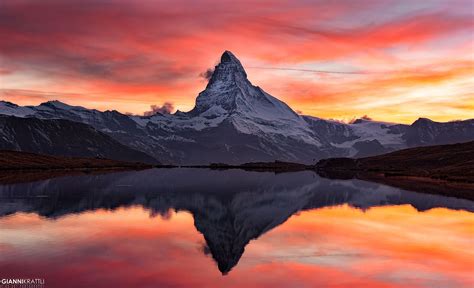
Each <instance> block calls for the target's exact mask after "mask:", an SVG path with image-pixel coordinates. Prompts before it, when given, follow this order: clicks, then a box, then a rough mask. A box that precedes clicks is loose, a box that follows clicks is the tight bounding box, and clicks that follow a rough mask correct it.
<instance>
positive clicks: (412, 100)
mask: <svg viewBox="0 0 474 288" xmlns="http://www.w3.org/2000/svg"><path fill="white" fill-rule="evenodd" d="M0 36H1V38H2V41H1V42H0V100H6V101H11V102H14V103H16V104H19V105H38V104H39V103H42V102H45V101H48V100H60V101H62V102H65V103H68V104H71V105H80V106H84V107H87V108H96V109H99V110H113V109H115V110H118V111H120V112H122V113H126V112H128V113H134V114H141V115H142V114H143V113H144V112H145V111H148V110H150V106H151V105H158V106H161V105H163V104H164V103H171V104H172V107H173V111H176V110H178V109H179V110H181V111H188V110H190V109H192V108H193V106H194V103H195V99H196V96H197V95H198V93H199V92H200V91H202V90H204V88H205V86H206V83H207V80H206V79H205V77H204V74H205V72H206V71H207V70H208V69H212V68H213V67H214V66H215V65H216V64H217V63H218V61H219V57H220V55H221V54H222V53H223V52H224V51H225V50H230V51H232V52H233V53H234V54H235V55H236V56H237V57H238V58H239V59H240V61H241V62H242V64H243V66H244V68H245V69H246V72H247V74H248V79H249V80H250V81H251V82H252V83H253V84H254V85H257V86H260V87H261V88H262V89H264V90H265V91H266V92H268V93H269V94H271V95H273V96H275V97H277V98H278V99H280V100H282V101H284V102H286V103H287V104H288V105H289V106H290V107H292V108H293V110H295V111H298V112H299V113H302V114H305V115H312V116H317V117H321V118H331V119H339V120H346V121H348V120H350V119H352V118H354V117H361V116H363V115H368V116H369V117H371V118H373V119H376V120H382V121H389V122H399V123H412V122H413V121H415V120H416V119H417V118H419V117H427V118H430V119H432V120H435V121H450V120H457V119H469V118H473V117H474V113H473V112H474V1H469V0H454V1H436V0H431V1H408V0H404V1H393V0H381V1H372V0H357V1H303V0H301V1H283V0H282V1H279V0H267V1H258V2H255V1H232V2H230V1H211V0H204V1H186V0H178V1H152V0H150V1H140V2H135V1H120V0H117V1H100V0H87V1H79V0H71V1H59V0H46V1H33V0H0ZM318 71H319V72H318Z"/></svg>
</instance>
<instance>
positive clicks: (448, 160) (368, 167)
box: [316, 141, 474, 199]
mask: <svg viewBox="0 0 474 288" xmlns="http://www.w3.org/2000/svg"><path fill="white" fill-rule="evenodd" d="M316 169H317V171H318V174H320V175H321V176H325V177H329V178H359V179H364V180H370V181H375V182H380V183H384V184H388V185H392V186H397V187H400V188H403V189H409V190H416V191H420V192H427V193H434V194H442V195H448V196H454V197H461V198H466V199H474V141H471V142H466V143H459V144H450V145H438V146H427V147H417V148H410V149H405V150H400V151H396V152H392V153H388V154H384V155H379V156H373V157H366V158H360V159H351V158H331V159H324V160H320V161H319V162H318V163H317V164H316Z"/></svg>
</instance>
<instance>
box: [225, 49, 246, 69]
mask: <svg viewBox="0 0 474 288" xmlns="http://www.w3.org/2000/svg"><path fill="white" fill-rule="evenodd" d="M220 63H236V64H239V65H241V66H242V64H240V61H239V59H237V57H235V55H234V54H233V53H232V52H230V51H229V50H225V51H224V53H222V56H221V62H220Z"/></svg>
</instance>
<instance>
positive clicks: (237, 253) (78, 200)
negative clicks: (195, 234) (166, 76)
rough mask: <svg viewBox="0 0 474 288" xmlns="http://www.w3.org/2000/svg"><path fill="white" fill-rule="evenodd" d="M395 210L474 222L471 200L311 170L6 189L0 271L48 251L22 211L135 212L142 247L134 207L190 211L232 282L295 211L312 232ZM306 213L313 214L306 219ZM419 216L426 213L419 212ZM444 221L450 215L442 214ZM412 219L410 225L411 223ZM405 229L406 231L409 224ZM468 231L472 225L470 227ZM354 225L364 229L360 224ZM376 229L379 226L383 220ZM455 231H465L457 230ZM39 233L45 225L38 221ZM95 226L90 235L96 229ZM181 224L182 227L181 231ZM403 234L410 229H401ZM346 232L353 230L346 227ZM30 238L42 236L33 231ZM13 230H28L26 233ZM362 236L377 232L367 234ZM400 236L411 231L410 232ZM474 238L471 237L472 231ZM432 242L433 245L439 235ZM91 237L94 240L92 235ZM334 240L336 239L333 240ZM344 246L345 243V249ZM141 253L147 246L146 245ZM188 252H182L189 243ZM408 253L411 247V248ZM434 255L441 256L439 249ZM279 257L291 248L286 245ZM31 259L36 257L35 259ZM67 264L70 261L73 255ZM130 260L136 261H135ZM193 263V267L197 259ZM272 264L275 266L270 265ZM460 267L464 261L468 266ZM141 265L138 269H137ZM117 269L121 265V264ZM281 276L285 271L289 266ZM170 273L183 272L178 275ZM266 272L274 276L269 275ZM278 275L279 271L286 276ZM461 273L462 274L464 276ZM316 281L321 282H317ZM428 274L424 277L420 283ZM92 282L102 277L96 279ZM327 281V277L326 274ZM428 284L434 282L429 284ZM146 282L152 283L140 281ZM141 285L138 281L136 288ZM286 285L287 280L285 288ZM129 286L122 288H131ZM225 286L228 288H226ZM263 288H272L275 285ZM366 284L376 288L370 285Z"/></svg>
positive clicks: (65, 180) (70, 180) (135, 176)
mask: <svg viewBox="0 0 474 288" xmlns="http://www.w3.org/2000/svg"><path fill="white" fill-rule="evenodd" d="M394 205H405V206H400V207H402V208H403V209H407V207H408V206H406V205H411V206H412V207H414V208H415V209H416V210H417V211H426V210H429V209H433V208H445V209H441V210H439V209H435V210H431V211H438V212H437V213H439V214H443V213H440V212H439V211H444V212H446V211H452V212H453V213H454V212H456V211H453V210H459V213H460V214H462V215H464V216H466V215H467V219H470V220H472V214H471V213H472V212H473V211H474V202H472V201H468V200H463V199H456V198H449V197H443V196H437V195H427V194H420V193H415V192H409V191H404V190H401V189H397V188H393V187H389V186H385V185H380V184H376V183H370V182H365V181H359V180H329V179H324V178H320V177H318V176H317V175H315V174H314V173H312V172H309V171H307V172H295V173H283V174H274V173H266V172H265V173H260V172H245V171H241V170H226V171H213V170H206V169H151V170H145V171H139V172H135V171H133V172H119V173H112V174H103V175H86V176H71V177H61V178H54V179H49V180H44V181H38V182H33V183H21V184H13V185H3V186H0V217H1V218H0V223H1V224H3V225H6V226H0V234H3V235H7V237H6V238H5V239H6V240H1V239H2V237H0V251H4V252H5V255H7V256H6V257H3V256H0V271H10V272H11V273H14V274H15V276H21V273H20V272H21V271H19V270H18V271H16V270H15V269H14V267H15V266H14V265H13V264H14V263H12V260H11V259H9V257H8V255H11V256H12V257H13V256H15V257H16V258H17V259H18V257H29V256H31V255H30V254H29V253H32V251H35V249H37V248H38V247H35V246H36V245H39V246H41V245H40V244H39V242H41V241H39V242H38V243H30V242H29V241H28V240H26V238H28V237H29V236H31V235H28V231H29V230H23V229H22V228H24V227H23V226H22V225H23V224H25V223H23V222H22V220H21V219H24V217H26V218H28V217H33V216H34V215H29V214H24V213H19V212H25V213H35V214H37V215H39V216H42V217H45V218H46V219H41V218H37V220H36V221H39V222H40V223H49V224H44V225H50V223H51V221H50V220H48V219H58V220H57V221H58V222H60V221H61V219H63V218H68V217H69V216H68V215H71V214H72V215H75V214H77V215H76V217H78V218H81V217H86V215H96V216H100V215H104V213H108V212H105V211H104V210H106V211H107V210H117V208H126V207H128V208H129V209H127V210H123V209H118V210H117V212H116V213H118V215H120V216H121V217H123V221H124V223H128V224H129V225H131V226H132V227H130V239H128V240H129V241H134V240H135V239H134V237H133V235H134V233H138V232H137V231H133V229H134V228H133V225H134V224H135V223H136V225H138V226H141V225H140V224H139V223H138V222H134V221H132V220H130V219H128V217H131V218H132V219H133V217H136V215H135V216H134V214H136V213H140V212H137V207H136V206H141V207H143V209H146V210H148V211H150V212H149V213H151V215H152V216H156V215H161V216H162V217H161V218H162V219H168V218H170V217H171V216H173V217H171V218H172V220H169V221H170V222H173V221H175V220H173V219H175V218H177V219H178V220H179V219H181V218H183V217H184V218H186V216H179V215H185V214H186V213H185V214H182V212H188V213H189V214H190V215H192V218H193V221H194V223H193V224H194V226H195V228H196V229H197V230H198V231H199V232H200V233H201V234H202V236H203V237H204V239H203V242H205V243H202V244H201V245H202V246H201V247H202V248H201V251H200V253H205V254H210V255H211V256H212V258H213V259H214V260H215V262H216V263H217V266H218V269H219V270H220V272H221V273H222V274H227V273H229V272H230V271H231V270H232V269H233V268H234V267H235V266H236V265H237V264H238V263H239V260H240V259H241V257H242V255H243V253H244V250H245V247H246V246H247V245H248V244H249V242H250V241H251V240H252V239H257V238H259V237H260V236H262V235H263V234H265V233H266V232H269V231H270V230H272V229H274V228H276V227H278V226H279V225H281V224H282V223H284V222H285V221H287V220H288V219H289V218H290V217H291V216H292V215H294V214H295V213H303V214H302V215H303V216H304V217H303V216H302V217H303V218H300V220H301V219H303V220H305V221H308V223H310V224H309V225H307V226H309V227H311V223H317V218H318V216H317V214H313V211H325V213H332V212H336V211H339V210H338V209H342V210H341V211H346V212H345V213H347V215H346V216H348V215H350V214H355V215H357V217H359V218H360V217H362V216H361V215H371V214H370V213H369V212H370V211H372V210H373V211H376V209H375V210H374V207H379V206H384V207H386V208H384V209H387V208H388V209H393V208H390V207H391V206H394ZM325 207H328V208H325ZM329 207H333V208H329ZM350 207H352V208H350ZM317 208H319V210H313V209H317ZM354 208H356V209H354ZM446 208H447V209H446ZM377 209H381V208H377ZM403 209H402V210H403ZM310 210H311V211H310ZM127 211H132V212H133V213H127ZM304 211H308V212H304ZM327 211H332V212H327ZM348 211H351V212H348ZM357 211H359V212H357ZM365 211H369V212H365ZM392 211H395V210H392ZM397 211H398V210H397ZM413 211H414V210H413ZM79 213H82V214H79ZM304 213H306V214H304ZM314 213H316V212H314ZM321 213H322V212H321ZM365 213H367V214H365ZM372 213H373V212H372ZM446 213H448V212H446ZM129 214H130V215H129ZM127 215H128V216H127ZM308 215H312V216H311V217H309V216H308ZM396 215H397V214H396V213H395V216H393V215H392V216H391V217H396ZM419 215H423V214H420V213H419ZM88 217H91V216H88ZM312 217H314V218H315V219H313V218H312ZM413 217H414V218H413V219H418V216H413ZM420 217H421V216H420ZM437 217H443V216H442V215H441V216H437ZM296 218H298V217H296ZM99 219H100V217H99ZM153 219H155V220H156V219H159V218H152V220H153ZM292 219H293V218H292ZM333 219H334V218H333ZM338 219H339V220H341V219H345V218H344V217H342V218H338ZM355 219H357V218H355ZM413 219H411V220H410V221H413ZM433 219H434V220H435V221H434V222H437V221H438V220H436V219H437V218H436V217H435V218H433ZM433 219H432V220H433ZM463 219H464V218H463ZM30 220H31V219H30ZM382 220H383V221H387V222H390V221H391V219H389V217H388V216H387V219H385V220H384V219H382ZM441 220H442V219H441V218H440V219H439V221H441ZM464 220H465V219H464ZM15 221H17V222H15ZM118 221H120V220H118ZM361 221H362V220H361ZM364 221H369V220H364ZM400 221H401V223H402V224H403V221H404V220H400ZM26 222H28V221H26ZM79 222H80V221H79ZM86 222H87V221H86ZM86 222H85V223H86ZM89 222H90V221H89ZM97 222H100V220H97ZM151 222H153V221H151ZM157 222H158V220H157ZM159 222H160V225H164V224H163V223H164V222H163V220H160V221H159ZM352 222H353V219H352V218H351V219H349V218H348V219H347V223H352ZM53 223H54V221H53ZM463 223H464V222H463ZM470 223H471V224H472V221H471V222H470ZM77 224H80V223H77ZM148 224H150V223H148ZM287 224H288V223H285V225H282V226H281V228H280V227H279V228H278V229H275V230H283V229H285V227H289V226H287ZM300 224H301V223H300ZM328 224H330V223H328ZM342 224H343V222H339V223H334V229H335V230H336V229H337V227H338V225H342ZM353 224H354V225H358V224H357V223H353ZM378 224H379V225H382V224H383V222H382V223H378ZM399 224H400V223H399ZM454 224H459V223H458V222H454ZM454 224H453V225H454ZM36 225H41V224H38V223H37V224H36ZM58 225H59V224H58ZM90 225H92V226H91V227H93V226H94V223H90ZM177 225H179V223H178V224H177ZM360 225H364V223H360ZM400 226H403V225H401V224H400ZM324 227H325V228H324V229H326V230H328V229H329V228H330V227H331V225H324ZM410 227H411V226H410ZM122 228H123V227H122ZM303 228H304V227H303ZM392 228H394V230H393V231H391V233H393V235H380V237H381V238H383V237H392V238H393V239H395V240H396V239H397V237H401V236H400V235H397V231H396V229H395V228H397V227H392ZM411 228H413V227H411ZM51 229H52V228H51ZM61 229H63V230H64V231H67V229H68V228H64V227H63V228H61ZM82 229H84V231H83V232H85V233H87V226H86V227H82ZM170 229H171V228H170ZM346 229H347V230H350V229H351V228H350V227H349V228H346ZM373 229H374V231H376V230H377V229H378V228H377V227H376V226H374V227H373ZM400 229H401V228H400ZM415 229H416V228H415ZM33 230H35V231H36V229H33ZM103 230H104V231H107V233H108V234H107V235H108V237H110V238H112V239H113V237H115V233H119V232H118V231H114V229H113V228H112V229H109V227H107V226H105V227H103ZM329 230H330V231H329V232H328V231H321V232H320V233H319V232H318V231H312V233H313V234H314V233H316V234H317V235H318V237H328V238H331V235H334V234H336V233H333V232H331V229H329ZM2 231H3V232H2ZM15 231H22V233H19V232H15ZM298 231H300V230H298ZM298 231H296V230H295V231H294V233H295V234H298V233H299V232H298ZM37 232H38V233H44V235H43V236H44V237H47V236H51V235H50V234H48V233H52V231H50V230H46V231H41V229H39V230H38V231H37ZM349 232H350V231H348V234H347V237H348V239H347V241H348V242H351V240H350V239H349V238H350V237H354V235H350V233H349ZM365 232H366V233H369V234H370V232H367V231H365ZM398 232H399V233H406V231H404V230H401V231H398ZM470 232H472V227H471V230H470ZM25 233H26V234H25ZM272 233H273V231H272V232H269V233H268V234H272ZM275 233H277V231H275ZM326 233H329V234H326ZM53 234H54V235H55V237H57V238H54V240H52V241H53V242H54V241H59V240H60V239H61V232H60V231H55V232H54V233H53ZM83 236H84V235H83ZM83 236H82V237H83ZM142 236H143V235H142ZM425 236H426V237H432V236H433V237H435V236H434V235H425ZM471 236H472V234H471ZM31 237H33V238H35V237H38V235H36V236H31ZM91 237H92V238H93V235H91ZM263 238H265V237H263ZM461 238H462V237H461ZM468 238H469V237H468ZM339 240H341V239H339ZM372 240H373V239H372ZM461 240H462V239H461ZM91 241H93V240H91ZM259 241H260V240H259ZM259 241H256V242H255V243H256V244H255V245H258V244H257V243H258V242H259ZM314 241H315V242H321V239H319V240H317V239H314ZM333 241H335V240H334V239H333ZM447 241H448V240H447ZM466 241H471V239H466ZM59 242H60V241H59ZM282 242H285V241H284V239H282ZM382 242H383V241H382ZM448 242H449V241H448ZM18 243H20V244H18ZM137 243H138V241H137ZM341 243H343V241H342V242H341ZM53 244H54V243H53ZM89 244H90V245H91V247H89V248H88V251H89V253H91V255H92V254H94V251H96V252H97V253H99V252H98V251H97V249H98V250H100V249H104V248H103V247H102V246H100V247H94V245H93V244H94V243H89ZM71 245H72V246H74V245H73V243H71ZM141 245H147V244H146V243H145V244H143V243H142V244H141ZM182 245H185V244H184V243H182ZM406 245H408V246H409V245H410V243H406ZM112 246H113V245H112ZM276 246H278V245H276ZM12 247H13V248H12ZM15 247H16V248H15ZM53 248H54V247H53ZM53 248H52V247H48V248H46V247H43V248H42V249H44V250H48V251H49V252H51V253H52V255H53V256H54V253H55V252H54V249H53ZM114 248H115V247H108V248H107V249H109V253H110V255H109V256H110V258H111V259H101V261H102V262H103V263H102V264H103V265H105V266H106V267H110V269H111V270H113V267H114V263H115V262H114V261H119V259H116V258H117V257H119V255H121V254H120V251H113V250H114ZM154 248H156V251H157V252H160V250H161V248H160V247H154ZM306 248H308V249H309V248H310V247H309V246H308V243H305V245H304V246H298V247H297V250H305V249H306ZM425 248H426V247H423V249H425ZM437 248H438V250H439V249H441V248H442V247H437ZM267 249H270V248H267ZM295 249H296V248H295ZM338 249H339V250H340V251H342V252H341V253H347V251H346V249H344V247H339V248H338ZM429 249H434V252H433V253H435V252H436V251H437V250H436V249H435V248H434V247H431V248H429ZM50 250H51V251H50ZM281 250H285V249H284V247H283V248H282V249H281ZM362 250H363V249H362ZM463 252H465V251H463ZM34 253H39V252H38V251H36V252H34ZM34 253H33V254H34ZM64 253H67V252H64ZM323 254H324V253H323ZM471 254H472V253H471ZM341 255H342V256H341V257H342V258H344V254H341ZM69 256H70V257H72V256H71V255H69ZM76 256H77V255H76ZM135 256H138V255H135ZM147 256H148V255H147V254H143V255H141V257H147ZM379 256H380V255H379ZM190 257H191V256H190ZM203 257H204V256H203ZM281 257H283V258H284V257H290V258H291V255H290V256H289V255H286V254H284V253H283V255H281ZM314 257H316V256H314ZM318 257H322V255H319V256H318ZM204 258H205V257H204ZM316 258H317V257H316ZM336 258H337V257H336ZM362 258H363V257H362ZM277 259H278V258H277ZM120 260H123V259H120ZM129 260H130V261H138V262H139V260H138V259H129ZM300 260H301V259H300ZM333 260H334V259H333ZM58 261H59V260H58ZM127 261H128V260H127ZM189 261H191V259H190V260H189ZM249 261H250V262H251V259H249ZM273 261H276V260H274V259H273ZM305 261H309V264H311V265H313V266H314V265H317V266H318V267H320V266H321V263H312V261H314V259H312V258H309V259H306V260H304V261H303V262H305ZM328 261H329V260H328ZM334 261H336V260H334ZM460 261H461V260H460ZM462 261H465V260H464V258H463V259H462ZM144 262H147V261H144ZM191 262H193V261H191ZM297 262H298V263H296V264H295V265H296V266H295V265H293V266H291V267H287V269H290V270H292V269H296V268H295V267H297V265H303V266H304V267H300V268H301V269H303V270H304V269H305V267H306V266H305V265H304V264H308V263H300V262H301V261H297ZM323 262H324V261H323ZM336 262H337V261H336ZM38 263H40V262H38ZM38 263H37V264H38ZM272 263H273V262H272ZM459 263H461V262H459ZM136 264H137V265H140V263H136ZM323 264H324V265H322V266H324V267H333V266H335V265H336V266H337V265H338V263H323ZM465 264H467V266H468V267H469V264H473V263H472V262H467V263H465ZM115 265H118V264H117V263H115ZM160 265H161V264H160ZM387 265H390V263H387ZM118 266H120V265H118ZM471 267H472V266H471ZM279 268H280V269H281V268H282V267H279ZM320 268H321V267H320ZM75 269H76V270H75V271H76V272H77V273H79V274H81V272H80V271H81V270H80V269H81V268H80V267H75ZM77 269H79V270H77ZM169 269H171V268H169ZM194 269H198V270H199V269H202V267H195V268H194ZM285 269H286V268H285ZM321 269H322V268H321ZM290 270H288V271H290ZM297 270H298V269H297ZM298 271H300V270H298ZM170 272H171V271H170ZM172 272H173V273H177V271H172ZM233 272H234V271H233ZM233 272H231V273H230V274H229V275H231V274H233ZM262 272H263V273H267V272H268V273H271V271H262ZM300 272H301V271H300ZM182 273H183V275H186V271H182ZM279 273H281V271H280V272H279ZM295 273H296V272H295ZM400 273H401V272H400ZM404 273H408V272H404ZM420 273H421V272H420ZM459 273H460V274H462V273H461V272H459ZM33 274H34V273H33ZM0 276H7V275H0ZM8 276H11V275H8ZM32 276H34V275H32ZM37 276H38V275H37ZM39 276H41V275H39ZM89 276H91V275H89ZM313 276H314V277H317V275H313ZM405 276H406V275H405ZM405 276H404V275H391V276H389V275H386V277H395V278H397V279H398V278H399V279H403V278H404V277H405ZM425 276H426V275H425ZM425 276H423V275H422V276H420V277H425ZM463 276H464V275H461V276H460V277H461V278H463ZM58 277H60V276H58ZM81 277H85V278H87V277H88V275H81ZM94 277H98V276H97V275H95V276H94ZM129 277H132V278H134V277H138V278H139V277H145V276H143V275H141V276H140V275H129ZM228 277H229V276H228ZM321 277H322V278H324V277H323V276H321ZM417 277H418V276H417ZM426 277H428V278H430V277H429V276H426ZM145 278H146V277H145ZM145 278H144V279H145ZM409 278H410V277H409ZM455 278H456V277H455ZM430 279H431V278H430ZM372 280H373V279H372ZM379 280H380V281H381V282H380V283H384V281H382V280H381V279H378V280H377V281H379ZM418 280H419V279H418ZM438 280H439V279H438ZM445 280H446V279H445ZM461 280H463V279H461ZM141 281H146V280H143V279H142V280H141ZM154 281H158V280H157V279H148V282H147V284H149V285H150V286H153V285H151V283H154ZM168 281H171V280H168ZM179 281H183V280H179ZM179 281H178V282H179ZM215 281H222V280H215ZM387 281H388V280H387ZM420 281H421V280H420ZM439 281H441V280H439ZM446 281H447V282H445V284H447V285H448V286H450V285H454V286H458V285H462V284H466V283H465V281H464V282H463V281H461V282H459V283H451V282H449V281H451V280H449V281H448V280H446ZM467 281H472V278H471V279H470V280H469V279H468V280H467ZM178 282H169V283H161V285H163V286H180V284H179V283H178ZM388 282H391V281H388ZM394 282H397V281H394ZM415 282H416V281H415ZM53 283H54V282H53ZM137 283H139V282H137ZM137 283H134V285H136V284H137ZM216 283H217V282H216ZM282 283H283V282H281V283H280V284H282ZM374 283H375V282H374ZM377 283H379V282H377ZM380 283H379V284H380ZM470 283H472V282H470ZM122 284H123V286H127V285H125V284H124V283H122ZM182 284H183V283H182ZM189 284H190V283H187V284H186V285H189ZM201 284H203V283H201ZM207 284H209V283H207ZM221 284H223V285H226V286H231V285H229V283H227V284H226V283H221ZM262 284H263V285H267V284H269V283H262ZM361 284H362V283H361ZM365 284H369V283H368V282H367V283H365ZM392 284H393V283H392ZM468 284H469V283H468ZM116 285H117V284H116ZM183 285H184V284H183ZM186 285H185V286H186ZM273 285H276V286H280V285H279V283H278V282H275V283H274V284H273ZM119 286H120V285H119ZM145 286H146V285H145ZM283 286H284V285H283Z"/></svg>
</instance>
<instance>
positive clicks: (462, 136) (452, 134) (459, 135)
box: [403, 118, 474, 147]
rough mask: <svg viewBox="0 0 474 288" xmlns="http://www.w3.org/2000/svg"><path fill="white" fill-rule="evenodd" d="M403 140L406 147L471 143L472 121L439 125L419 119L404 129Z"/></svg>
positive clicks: (473, 133) (473, 127) (438, 123)
mask: <svg viewBox="0 0 474 288" xmlns="http://www.w3.org/2000/svg"><path fill="white" fill-rule="evenodd" d="M403 139H404V140H405V141H406V143H407V146H408V147H416V146H426V145H442V144H453V143H461V142H467V141H473V140H474V119H470V120H465V121H452V122H446V123H440V122H435V121H432V120H429V119H426V118H420V119H418V120H416V121H415V122H413V124H412V125H410V126H409V127H408V128H407V129H406V132H405V134H404V136H403Z"/></svg>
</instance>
